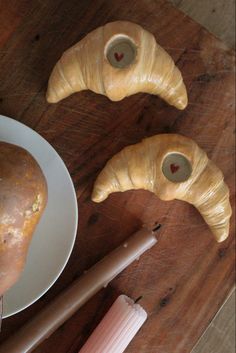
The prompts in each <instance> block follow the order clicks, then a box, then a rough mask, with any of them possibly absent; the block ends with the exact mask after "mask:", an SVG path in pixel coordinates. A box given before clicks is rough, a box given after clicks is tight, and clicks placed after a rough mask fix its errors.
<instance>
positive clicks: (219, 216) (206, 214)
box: [92, 134, 232, 242]
mask: <svg viewBox="0 0 236 353" xmlns="http://www.w3.org/2000/svg"><path fill="white" fill-rule="evenodd" d="M129 189H145V190H150V191H152V192H154V193H155V194H156V195H157V196H159V197H160V199H161V200H173V199H178V200H183V201H187V202H189V203H191V204H192V205H194V206H195V207H196V208H197V209H198V210H199V212H200V213H201V215H202V216H203V218H204V219H205V221H206V223H207V224H208V225H209V227H210V229H211V231H212V232H213V234H214V236H215V238H216V240H217V241H218V242H221V241H223V240H225V239H226V238H227V236H228V233H229V218H230V216H231V213H232V211H231V206H230V202H229V189H228V187H227V185H226V184H225V183H224V177H223V174H222V172H221V171H220V169H219V168H218V167H217V166H216V165H215V164H214V163H213V162H212V161H211V160H209V159H208V157H207V155H206V153H205V152H204V151H203V150H202V149H201V148H200V147H199V146H198V145H197V144H196V143H195V142H194V141H193V140H191V139H189V138H187V137H184V136H181V135H176V134H163V135H156V136H153V137H150V138H147V139H144V140H143V141H142V142H140V143H138V144H136V145H132V146H128V147H126V148H124V149H123V150H122V151H121V152H119V153H117V154H116V155H115V156H114V157H112V158H111V160H109V161H108V162H107V164H106V166H105V168H104V169H103V170H102V171H101V173H100V174H99V176H98V178H97V180H96V182H95V184H94V189H93V194H92V200H93V201H95V202H101V201H103V200H105V199H106V198H107V197H108V195H109V194H111V193H113V192H117V191H126V190H129Z"/></svg>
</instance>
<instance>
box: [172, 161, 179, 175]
mask: <svg viewBox="0 0 236 353" xmlns="http://www.w3.org/2000/svg"><path fill="white" fill-rule="evenodd" d="M170 170H171V173H172V174H175V173H176V172H177V171H178V170H179V165H177V164H174V163H171V165H170Z"/></svg>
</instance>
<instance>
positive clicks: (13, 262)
mask: <svg viewBox="0 0 236 353" xmlns="http://www.w3.org/2000/svg"><path fill="white" fill-rule="evenodd" d="M46 203H47V183H46V180H45V177H44V175H43V172H42V170H41V169H40V167H39V165H38V163H37V162H36V160H35V159H34V158H33V157H32V156H31V154H30V153H29V152H27V151H26V150H25V149H23V148H21V147H19V146H16V145H12V144H9V143H5V142H1V141H0V296H1V295H3V294H4V293H5V292H6V291H7V290H8V289H9V288H10V287H11V286H12V285H13V284H14V283H15V282H16V281H17V280H18V278H19V276H20V274H21V272H22V270H23V268H24V265H25V261H26V257H27V252H28V248H29V244H30V241H31V239H32V236H33V233H34V230H35V227H36V225H37V223H38V222H39V219H40V217H41V215H42V213H43V210H44V208H45V206H46Z"/></svg>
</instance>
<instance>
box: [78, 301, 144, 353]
mask: <svg viewBox="0 0 236 353" xmlns="http://www.w3.org/2000/svg"><path fill="white" fill-rule="evenodd" d="M146 318H147V313H146V311H145V310H144V309H143V308H142V307H141V306H140V305H139V304H135V302H134V301H133V300H132V299H130V298H129V297H127V296H125V295H120V296H119V297H118V298H117V300H116V301H115V303H114V304H113V305H112V307H111V308H110V310H109V311H108V312H107V314H106V315H105V317H104V318H103V319H102V321H101V322H100V324H99V325H98V326H97V327H96V329H95V330H94V331H93V333H92V335H91V336H90V337H89V339H88V340H87V342H86V343H85V345H84V346H83V347H82V349H81V350H80V351H79V353H122V352H124V350H125V349H126V347H127V346H128V344H129V343H130V341H131V340H132V338H133V337H134V336H135V335H136V333H137V332H138V330H139V329H140V327H141V326H142V325H143V323H144V321H145V320H146Z"/></svg>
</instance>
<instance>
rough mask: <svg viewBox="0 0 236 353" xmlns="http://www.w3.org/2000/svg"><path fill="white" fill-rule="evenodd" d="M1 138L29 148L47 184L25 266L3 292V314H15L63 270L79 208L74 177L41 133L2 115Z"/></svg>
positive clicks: (69, 251) (44, 290)
mask: <svg viewBox="0 0 236 353" xmlns="http://www.w3.org/2000/svg"><path fill="white" fill-rule="evenodd" d="M0 141H5V142H9V143H13V144H15V145H18V146H21V147H23V148H25V149H26V150H28V151H29V152H30V153H31V154H32V155H33V156H34V158H35V159H36V160H37V162H38V163H39V165H40V167H41V168H42V170H43V173H44V175H45V177H46V180H47V184H48V203H47V207H46V209H45V211H44V214H43V216H42V218H41V220H40V222H39V224H38V226H37V229H36V231H35V233H34V236H33V240H32V242H31V245H30V250H29V253H28V257H27V263H26V266H25V269H24V271H23V273H22V275H21V277H20V279H19V281H18V282H17V283H16V284H15V285H14V286H13V287H12V288H11V289H10V290H9V291H8V292H7V293H6V294H5V295H4V300H3V317H4V318H6V317H8V316H11V315H14V314H16V313H18V312H19V311H21V310H23V309H25V308H27V307H28V306H29V305H31V304H33V303H34V302H35V301H36V300H38V299H39V298H40V297H41V296H42V295H43V294H44V293H45V292H46V291H47V290H48V289H49V288H50V287H51V286H52V285H53V283H54V282H55V281H56V280H57V278H58V277H59V276H60V274H61V272H62V271H63V269H64V267H65V265H66V263H67V261H68V259H69V257H70V254H71V251H72V249H73V246H74V242H75V237H76V231H77V223H78V210H77V199H76V194H75V190H74V186H73V183H72V180H71V178H70V175H69V172H68V170H67V169H66V166H65V164H64V162H63V161H62V159H61V158H60V156H59V155H58V154H57V152H56V151H55V150H54V149H53V147H52V146H51V145H50V144H49V143H48V142H47V141H46V140H45V139H44V138H42V137H41V136H40V135H39V134H38V133H36V132H35V131H34V130H32V129H30V128H29V127H27V126H25V125H23V124H21V123H19V122H18V121H16V120H13V119H10V118H7V117H4V116H2V115H0Z"/></svg>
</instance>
